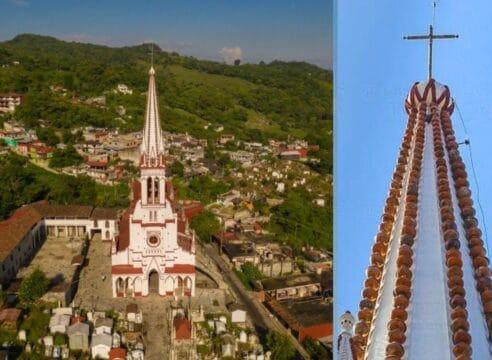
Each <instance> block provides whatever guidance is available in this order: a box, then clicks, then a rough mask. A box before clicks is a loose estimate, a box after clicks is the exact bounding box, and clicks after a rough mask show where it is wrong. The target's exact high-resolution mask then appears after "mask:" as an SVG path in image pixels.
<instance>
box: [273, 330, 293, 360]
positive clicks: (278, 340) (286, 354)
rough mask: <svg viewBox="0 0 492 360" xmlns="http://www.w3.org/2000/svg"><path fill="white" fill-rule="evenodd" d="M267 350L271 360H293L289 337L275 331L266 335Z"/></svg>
mask: <svg viewBox="0 0 492 360" xmlns="http://www.w3.org/2000/svg"><path fill="white" fill-rule="evenodd" d="M267 348H268V349H269V350H270V351H271V352H272V359H275V360H289V359H293V358H294V357H295V354H296V350H295V348H294V345H292V342H291V341H290V339H289V336H288V335H287V334H282V333H279V332H276V331H270V332H269V333H268V334H267Z"/></svg>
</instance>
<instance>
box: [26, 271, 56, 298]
mask: <svg viewBox="0 0 492 360" xmlns="http://www.w3.org/2000/svg"><path fill="white" fill-rule="evenodd" d="M49 283H50V281H49V280H48V278H47V277H46V275H45V273H44V272H43V271H41V270H40V269H39V268H36V269H34V270H33V272H32V273H31V274H30V275H29V276H28V277H26V278H24V279H23V280H22V283H21V285H20V289H19V299H20V301H21V303H23V304H29V303H32V302H33V301H35V300H37V299H39V298H40V297H41V296H43V295H44V294H45V293H46V291H47V290H48V285H49Z"/></svg>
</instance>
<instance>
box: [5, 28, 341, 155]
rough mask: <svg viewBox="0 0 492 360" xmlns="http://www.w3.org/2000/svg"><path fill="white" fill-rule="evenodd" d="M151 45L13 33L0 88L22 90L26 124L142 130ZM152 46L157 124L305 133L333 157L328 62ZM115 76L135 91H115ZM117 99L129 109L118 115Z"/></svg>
mask: <svg viewBox="0 0 492 360" xmlns="http://www.w3.org/2000/svg"><path fill="white" fill-rule="evenodd" d="M150 47H151V46H150V44H144V45H139V46H133V47H122V48H111V47H106V46H101V45H92V44H81V43H75V42H65V41H61V40H57V39H55V38H52V37H46V36H39V35H32V34H23V35H18V36H17V37H15V38H14V39H12V40H9V41H5V42H1V43H0V92H10V91H15V92H21V93H26V94H27V102H26V104H25V105H23V106H21V107H19V108H18V111H17V113H16V114H15V117H16V118H18V119H19V120H22V121H24V122H25V124H26V125H27V126H28V127H31V128H35V127H37V126H39V119H43V120H45V123H46V125H48V126H51V127H54V128H58V129H68V128H74V127H78V126H84V125H93V126H107V127H110V128H119V129H120V130H121V131H134V130H139V129H141V128H142V126H143V112H144V104H145V96H144V95H143V93H144V92H145V91H146V86H147V71H148V68H149V65H150V64H149V63H150ZM154 52H155V56H154V64H155V65H154V67H155V68H156V72H157V86H158V92H159V101H160V109H161V117H162V118H163V127H164V129H166V130H170V131H179V132H185V131H188V132H189V133H191V134H192V135H194V136H197V137H200V138H209V139H212V138H215V137H217V136H218V133H217V132H215V131H213V125H216V124H220V125H223V126H224V131H225V132H231V133H234V134H236V135H237V136H238V137H239V138H241V139H243V140H253V141H266V140H267V139H268V138H276V139H285V138H287V137H288V136H291V137H296V138H305V139H307V140H308V141H309V142H310V143H317V144H319V145H320V146H321V147H322V148H323V149H325V150H327V152H328V154H329V157H330V158H331V147H332V141H331V129H332V100H331V99H332V73H331V72H330V71H327V70H323V69H321V68H318V67H316V66H314V65H310V64H307V63H303V62H281V61H274V62H271V63H269V64H264V63H260V64H244V65H239V66H233V65H225V64H221V63H217V62H212V61H201V60H197V59H195V58H193V57H185V56H180V55H179V54H177V53H169V52H165V51H162V50H160V49H159V48H158V47H157V46H154ZM17 62H18V64H17ZM16 64H17V65H16ZM119 83H123V84H126V85H127V86H128V87H130V88H131V89H132V90H133V94H132V95H123V94H115V93H113V92H112V90H113V89H114V88H115V87H116V85H117V84H119ZM50 86H51V87H53V86H58V87H59V89H61V88H65V89H66V90H67V91H66V92H64V91H52V90H50ZM101 95H105V96H106V104H105V106H98V105H95V104H91V105H88V104H87V101H86V100H87V99H89V98H90V97H94V96H101ZM120 105H122V106H124V107H125V109H126V114H124V115H118V113H117V111H116V110H117V107H118V106H120ZM208 123H210V124H212V126H210V127H208V129H205V128H204V127H206V125H207V124H208Z"/></svg>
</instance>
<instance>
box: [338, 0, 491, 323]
mask: <svg viewBox="0 0 492 360" xmlns="http://www.w3.org/2000/svg"><path fill="white" fill-rule="evenodd" d="M431 4H432V2H431V1H423V0H422V1H408V0H406V1H398V2H396V1H392V0H384V1H365V0H364V1H362V0H357V1H350V2H348V1H338V2H337V3H336V8H335V33H336V41H335V49H336V50H335V65H334V67H335V69H334V71H335V134H336V135H335V136H336V139H335V156H336V159H335V192H336V196H335V256H336V264H335V266H336V268H335V271H336V275H335V284H336V290H335V294H336V300H335V301H336V304H335V317H334V318H335V319H338V317H339V316H340V315H341V314H342V313H343V312H344V311H345V310H350V311H352V313H356V312H357V305H358V303H359V301H360V293H361V290H362V283H363V279H364V272H365V269H366V267H367V265H368V264H369V255H370V248H371V246H372V244H373V238H374V235H376V232H377V229H378V225H379V221H380V217H381V215H382V210H383V205H384V201H385V199H386V194H387V190H388V187H389V184H390V178H391V175H392V172H393V168H394V165H395V163H396V160H397V153H398V149H399V146H400V143H401V138H402V135H403V131H404V127H405V125H406V121H407V118H406V114H405V112H404V109H403V102H404V99H405V97H406V95H407V93H408V90H409V89H410V87H411V86H412V84H413V83H414V82H415V81H419V80H424V79H425V78H426V62H427V44H426V43H425V42H422V41H406V40H402V37H403V36H404V35H410V34H412V35H414V34H424V33H426V32H427V30H428V25H429V23H430V21H431V19H432V5H431ZM491 14H492V3H491V2H490V1H486V0H474V1H453V2H450V1H447V2H445V1H441V2H439V3H438V11H437V13H436V22H435V33H441V34H442V33H451V34H453V33H457V34H459V36H460V37H459V39H456V40H439V41H436V42H435V46H434V70H433V74H434V76H433V77H434V78H435V79H436V80H437V81H439V82H441V83H442V84H446V85H448V86H449V87H450V90H451V95H452V96H453V97H454V99H455V101H456V102H457V104H458V107H459V108H460V110H461V113H462V115H463V119H464V123H465V125H466V128H467V130H468V134H469V137H470V140H471V145H472V151H473V152H472V154H473V160H474V165H475V170H476V174H477V179H478V183H479V190H480V197H479V200H480V202H481V204H482V206H483V210H484V214H485V224H486V226H487V228H488V230H489V235H490V236H491V237H492V181H491V180H492V166H491V164H492V147H491V146H490V134H492V101H491V100H490V94H491V92H490V84H492V66H491V64H492V38H491V37H490V29H491V24H490V15H491ZM453 124H454V129H455V132H456V134H457V139H458V140H459V141H462V140H464V139H465V133H464V130H463V126H462V124H461V121H460V118H459V116H458V112H457V111H456V110H455V112H454V114H453ZM460 151H461V155H462V157H463V159H464V161H465V163H466V166H467V170H468V174H469V176H470V182H471V186H472V191H473V197H474V200H475V205H477V187H476V186H475V183H474V180H473V176H472V169H471V162H470V151H469V148H467V147H465V146H461V147H460ZM476 207H477V208H478V206H476ZM477 211H478V209H477ZM477 218H478V219H479V221H480V226H481V228H482V230H483V221H482V218H481V214H480V212H478V213H477ZM489 243H491V245H492V240H489Z"/></svg>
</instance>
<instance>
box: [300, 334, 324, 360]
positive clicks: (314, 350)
mask: <svg viewBox="0 0 492 360" xmlns="http://www.w3.org/2000/svg"><path fill="white" fill-rule="evenodd" d="M302 346H303V347H304V349H306V351H307V352H308V354H309V355H310V356H311V359H312V360H326V359H331V356H330V355H329V354H328V351H327V350H326V349H325V348H324V347H323V346H321V344H320V343H319V342H318V341H317V340H315V339H313V338H310V337H307V338H305V339H304V341H303V342H302Z"/></svg>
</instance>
